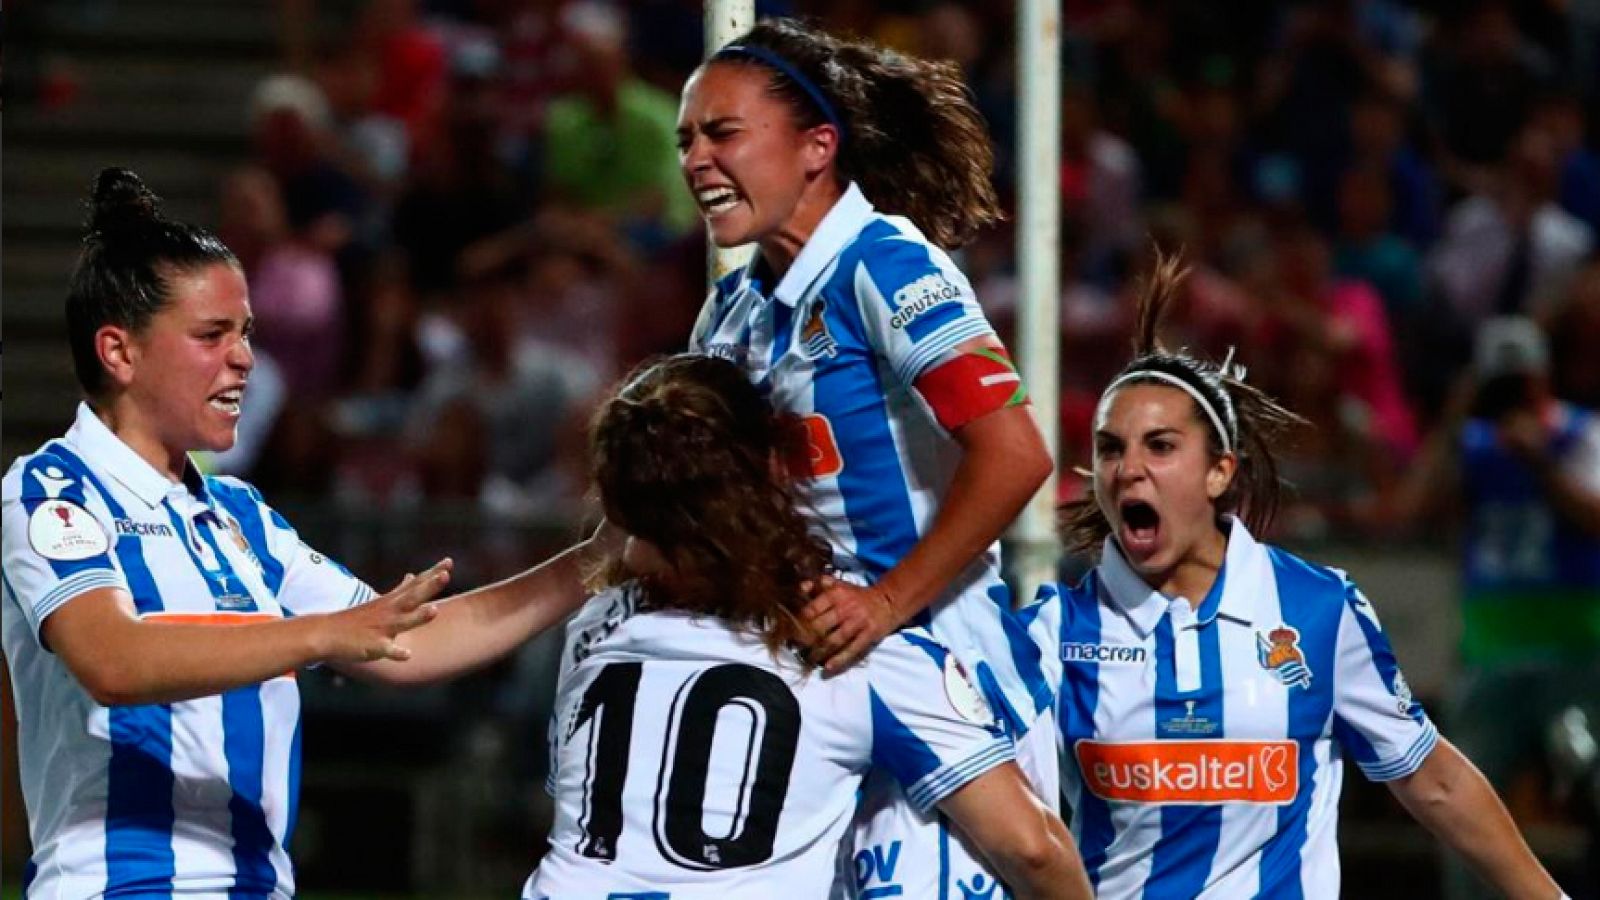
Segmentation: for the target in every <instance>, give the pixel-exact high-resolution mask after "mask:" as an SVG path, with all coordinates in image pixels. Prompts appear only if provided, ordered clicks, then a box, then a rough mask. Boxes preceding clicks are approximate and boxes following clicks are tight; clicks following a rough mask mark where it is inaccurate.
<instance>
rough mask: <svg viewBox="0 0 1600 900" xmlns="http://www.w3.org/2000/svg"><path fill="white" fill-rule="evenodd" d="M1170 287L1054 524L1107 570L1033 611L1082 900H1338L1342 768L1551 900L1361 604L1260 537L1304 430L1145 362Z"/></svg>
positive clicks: (1235, 373) (1180, 359)
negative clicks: (1092, 896)
mask: <svg viewBox="0 0 1600 900" xmlns="http://www.w3.org/2000/svg"><path fill="white" fill-rule="evenodd" d="M1181 277H1182V273H1181V271H1180V270H1179V269H1178V266H1177V263H1176V261H1175V260H1168V261H1165V262H1163V263H1162V264H1161V265H1160V266H1159V267H1158V270H1157V273H1156V275H1155V276H1154V278H1153V280H1152V282H1151V285H1150V286H1149V289H1148V290H1147V291H1146V292H1145V295H1144V297H1143V298H1142V300H1141V308H1140V314H1139V323H1138V327H1137V330H1136V336H1137V337H1136V344H1135V346H1136V353H1137V355H1136V357H1135V359H1134V360H1133V361H1132V362H1130V363H1129V364H1128V365H1127V367H1125V368H1124V369H1123V370H1122V373H1121V374H1120V375H1119V376H1118V377H1117V378H1116V379H1115V380H1113V381H1112V383H1111V386H1110V387H1109V388H1107V389H1106V392H1105V393H1104V395H1103V396H1102V398H1101V401H1100V408H1099V411H1098V413H1097V415H1096V417H1095V433H1094V448H1095V450H1094V482H1093V485H1094V490H1093V494H1092V496H1091V497H1089V498H1087V499H1085V500H1083V501H1080V502H1077V503H1075V504H1070V505H1069V506H1068V507H1067V508H1066V510H1065V511H1064V512H1065V516H1064V526H1065V528H1064V530H1065V533H1066V535H1067V542H1068V544H1069V547H1070V549H1072V550H1075V551H1080V552H1093V551H1096V550H1098V552H1099V553H1100V563H1099V565H1098V566H1096V567H1095V569H1094V570H1093V571H1092V572H1091V573H1090V574H1089V576H1088V577H1086V578H1085V579H1084V581H1083V582H1082V583H1081V584H1080V585H1078V586H1077V587H1075V588H1066V587H1046V588H1045V589H1044V590H1043V594H1044V598H1045V602H1044V605H1043V606H1042V607H1040V608H1039V610H1038V612H1039V615H1040V616H1041V617H1044V618H1043V619H1041V621H1045V622H1046V623H1047V624H1046V630H1047V631H1050V630H1053V629H1052V628H1051V625H1053V624H1055V623H1054V622H1053V621H1051V617H1053V616H1055V614H1056V613H1057V612H1059V615H1060V621H1059V631H1058V632H1055V634H1057V635H1058V639H1057V640H1052V641H1051V643H1052V645H1055V644H1059V646H1060V648H1061V666H1062V668H1063V671H1062V673H1061V680H1060V686H1061V690H1060V699H1059V704H1060V705H1059V707H1058V717H1059V721H1060V728H1061V738H1062V740H1061V751H1062V768H1063V777H1062V781H1063V785H1064V787H1065V795H1066V797H1067V799H1068V801H1069V802H1070V803H1071V805H1072V827H1073V833H1074V835H1075V836H1076V838H1077V840H1078V842H1079V846H1080V848H1081V849H1082V852H1083V855H1084V862H1085V865H1086V866H1087V867H1088V870H1089V874H1090V877H1091V879H1093V881H1094V884H1095V888H1096V892H1097V896H1099V897H1102V898H1117V897H1214V898H1233V897H1241V898H1242V897H1258V896H1259V897H1328V898H1333V897H1337V896H1339V861H1338V848H1337V846H1336V844H1335V833H1336V819H1337V815H1338V800H1339V787H1340V783H1341V780H1342V778H1343V771H1344V766H1343V758H1344V757H1345V756H1349V757H1351V758H1353V759H1354V760H1355V762H1356V764H1357V765H1358V766H1360V767H1361V771H1362V773H1363V774H1365V775H1366V776H1367V777H1368V778H1370V779H1373V780H1376V781H1383V782H1386V783H1388V784H1389V787H1390V789H1391V790H1392V791H1393V792H1394V794H1395V796H1396V797H1398V798H1399V800H1400V802H1401V803H1402V804H1404V806H1405V807H1406V809H1408V810H1409V811H1410V812H1411V813H1412V815H1414V816H1415V817H1416V818H1417V819H1418V820H1419V821H1420V822H1422V824H1424V825H1425V826H1427V827H1428V828H1429V829H1430V830H1431V831H1433V832H1434V834H1436V835H1438V836H1439V837H1440V838H1441V839H1442V840H1443V841H1444V842H1445V843H1446V844H1448V845H1450V846H1451V847H1452V848H1454V849H1455V850H1457V851H1459V852H1460V853H1461V854H1463V855H1464V856H1465V857H1466V858H1467V859H1468V860H1469V861H1471V862H1472V864H1473V865H1474V866H1475V867H1476V868H1477V870H1478V871H1479V872H1480V873H1481V874H1482V875H1483V876H1484V877H1486V878H1487V879H1489V881H1491V882H1492V883H1493V884H1494V885H1495V886H1496V887H1497V888H1498V889H1500V890H1501V891H1503V892H1504V893H1506V894H1507V895H1509V896H1511V897H1516V898H1529V900H1535V898H1536V900H1553V898H1556V897H1558V896H1561V890H1560V889H1559V888H1558V887H1557V886H1556V884H1555V882H1554V881H1552V880H1551V878H1550V876H1549V875H1548V874H1547V873H1546V872H1545V871H1544V869H1543V868H1542V867H1541V866H1540V864H1539V863H1538V861H1537V860H1536V859H1535V858H1534V856H1533V854H1532V853H1531V852H1530V851H1529V850H1528V847H1527V844H1526V843H1524V842H1523V840H1522V837H1521V835H1519V834H1518V833H1517V830H1516V827H1515V825H1513V824H1512V822H1511V819H1510V817H1509V816H1508V815H1507V814H1506V811H1505V808H1504V807H1503V806H1502V805H1501V803H1500V800H1499V798H1498V797H1496V796H1495V794H1494V791H1493V790H1492V789H1491V788H1490V787H1489V785H1488V784H1487V782H1485V781H1484V779H1483V776H1482V775H1480V774H1479V773H1478V770H1477V769H1476V768H1474V767H1473V765H1472V763H1470V762H1469V761H1467V759H1466V758H1465V757H1463V756H1462V755H1461V754H1460V753H1459V752H1458V751H1457V750H1456V749H1455V747H1453V746H1452V745H1451V744H1450V743H1449V742H1448V741H1446V740H1444V739H1442V738H1441V737H1440V736H1439V733H1438V731H1437V730H1436V729H1435V728H1434V726H1433V723H1432V722H1430V721H1429V720H1428V717H1427V715H1426V714H1425V713H1424V712H1423V710H1422V707H1421V706H1420V705H1419V704H1417V703H1416V702H1415V701H1414V700H1413V699H1412V697H1411V691H1410V689H1409V688H1408V687H1407V686H1406V682H1405V679H1404V677H1403V676H1402V675H1401V674H1400V670H1399V668H1398V667H1397V666H1396V664H1395V659H1394V654H1393V653H1392V652H1391V650H1390V647H1389V641H1388V638H1387V637H1385V636H1384V633H1383V631H1382V629H1381V627H1380V626H1379V624H1378V617H1377V613H1376V612H1375V611H1374V609H1373V607H1372V604H1371V603H1369V602H1368V601H1367V599H1366V598H1365V597H1364V596H1362V594H1361V592H1360V591H1359V590H1358V589H1357V588H1356V587H1355V585H1354V584H1352V583H1351V582H1350V581H1349V580H1348V579H1347V578H1346V577H1345V576H1344V574H1343V573H1342V572H1339V571H1338V570H1335V569H1328V568H1325V567H1322V566H1317V565H1313V564H1311V563H1307V562H1305V561H1303V560H1300V559H1298V558H1296V557H1295V556H1293V555H1291V554H1289V553H1286V552H1284V551H1283V550H1280V549H1278V548H1276V547H1271V546H1268V545H1265V544H1261V543H1259V542H1257V540H1256V539H1255V537H1253V536H1252V534H1251V531H1252V530H1254V529H1263V528H1265V527H1266V526H1267V523H1268V522H1269V521H1270V520H1271V517H1272V514H1273V511H1274V508H1275V506H1276V504H1277V499H1278V487H1279V483H1278V477H1277V472H1276V468H1275V465H1274V460H1273V447H1274V442H1275V441H1276V440H1278V439H1279V438H1280V437H1281V436H1282V435H1283V434H1284V433H1285V432H1286V431H1287V430H1288V429H1289V428H1291V427H1292V426H1294V425H1297V424H1300V422H1301V420H1300V419H1299V418H1298V417H1297V416H1296V415H1294V414H1293V413H1291V412H1289V411H1288V410H1286V409H1284V408H1283V407H1281V406H1279V405H1277V404H1276V403H1275V402H1273V401H1272V400H1271V399H1270V398H1268V397H1267V396H1265V395H1264V394H1262V393H1260V392H1259V391H1257V390H1255V389H1254V388H1252V387H1250V386H1249V385H1247V384H1245V383H1244V380H1243V379H1244V371H1243V369H1242V368H1238V367H1235V366H1233V365H1231V363H1227V362H1225V363H1224V364H1223V365H1221V366H1217V365H1215V364H1212V363H1210V362H1207V361H1205V360H1202V359H1199V358H1196V357H1194V356H1191V355H1189V354H1187V353H1184V352H1171V351H1168V350H1166V349H1164V348H1163V347H1162V346H1161V345H1160V343H1159V342H1158V340H1157V337H1156V332H1157V327H1158V325H1159V321H1160V318H1161V313H1162V311H1163V310H1164V309H1165V307H1166V306H1167V304H1168V303H1169V301H1170V299H1171V297H1172V296H1173V294H1174V290H1175V288H1176V285H1177V283H1178V282H1179V280H1180V279H1181Z"/></svg>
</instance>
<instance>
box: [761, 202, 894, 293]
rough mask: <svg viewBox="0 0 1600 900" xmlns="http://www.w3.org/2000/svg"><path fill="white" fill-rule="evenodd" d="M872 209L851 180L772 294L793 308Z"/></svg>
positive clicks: (861, 224) (848, 241)
mask: <svg viewBox="0 0 1600 900" xmlns="http://www.w3.org/2000/svg"><path fill="white" fill-rule="evenodd" d="M873 212H874V210H873V208H872V202H871V201H869V200H868V199H867V195H866V194H863V193H861V188H859V187H857V186H856V183H855V182H853V181H852V182H850V186H849V187H847V188H845V190H844V194H843V195H842V196H840V197H839V199H838V200H836V201H834V204H833V208H832V209H830V210H828V214H827V215H825V216H823V217H822V221H821V222H818V223H817V230H816V231H813V232H811V238H810V239H809V240H807V241H806V244H805V246H804V247H802V248H800V255H799V256H796V257H795V258H794V262H793V263H791V264H790V266H789V271H788V272H785V273H784V275H783V278H782V280H780V281H779V282H778V286H777V288H776V289H774V290H773V292H772V295H773V296H774V297H777V298H778V300H779V301H781V302H783V303H785V304H787V305H788V306H791V307H792V306H794V305H795V304H797V303H799V302H800V299H801V298H802V297H804V296H805V294H806V289H807V288H809V287H811V283H812V282H814V281H816V280H817V276H818V275H821V274H822V270H823V269H826V268H827V267H828V263H831V262H833V260H834V259H835V258H836V257H837V256H838V255H839V253H840V252H841V251H843V250H844V248H845V247H847V246H849V244H850V241H852V240H853V239H854V238H855V236H856V235H858V234H860V233H861V229H863V228H865V227H866V226H867V222H868V221H869V220H870V219H871V218H872V213H873Z"/></svg>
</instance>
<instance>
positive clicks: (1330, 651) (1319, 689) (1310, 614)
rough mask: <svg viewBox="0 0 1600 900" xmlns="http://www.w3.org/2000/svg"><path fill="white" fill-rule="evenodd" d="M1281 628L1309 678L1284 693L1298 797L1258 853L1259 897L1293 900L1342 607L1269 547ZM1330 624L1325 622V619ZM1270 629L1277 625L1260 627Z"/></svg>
mask: <svg viewBox="0 0 1600 900" xmlns="http://www.w3.org/2000/svg"><path fill="white" fill-rule="evenodd" d="M1267 554H1268V556H1269V557H1270V558H1271V560H1272V570H1273V575H1274V581H1275V582H1276V584H1277V590H1278V604H1279V609H1280V611H1281V616H1282V619H1283V624H1285V625H1288V626H1290V627H1292V628H1294V629H1295V630H1296V631H1298V632H1300V650H1301V652H1302V653H1304V654H1305V657H1306V665H1307V667H1308V668H1309V669H1310V670H1311V673H1312V679H1313V680H1312V683H1311V686H1310V687H1291V688H1289V691H1288V702H1289V736H1290V737H1291V738H1292V739H1294V740H1295V742H1296V743H1298V744H1299V745H1300V772H1299V778H1300V791H1299V793H1298V794H1296V795H1295V798H1294V801H1293V802H1292V803H1290V804H1289V805H1287V806H1284V807H1281V808H1280V809H1279V810H1278V832H1277V834H1276V835H1274V836H1273V838H1272V839H1271V840H1270V841H1268V842H1267V845H1266V846H1265V847H1263V848H1262V850H1261V894H1260V896H1262V897H1264V898H1265V897H1272V898H1278V897H1284V898H1289V900H1298V898H1300V897H1303V896H1304V887H1303V884H1302V878H1301V869H1302V867H1303V865H1304V862H1305V860H1304V853H1305V849H1306V840H1307V836H1308V832H1307V829H1308V828H1309V826H1310V816H1311V803H1312V800H1313V796H1314V794H1315V790H1314V788H1315V785H1316V779H1318V778H1327V777H1330V776H1329V773H1320V772H1318V771H1317V753H1316V748H1317V743H1318V741H1319V740H1320V739H1321V738H1322V736H1323V733H1324V732H1325V731H1326V730H1327V725H1328V721H1329V717H1330V716H1331V715H1332V713H1333V692H1334V690H1336V689H1337V684H1336V683H1335V682H1336V679H1335V677H1334V672H1335V670H1336V667H1335V664H1334V662H1335V661H1334V653H1335V650H1336V648H1337V646H1338V634H1337V630H1338V627H1339V616H1340V615H1341V613H1342V611H1343V604H1342V603H1338V602H1336V601H1335V598H1333V597H1331V596H1329V593H1330V592H1329V579H1328V577H1327V575H1326V574H1324V573H1319V572H1316V571H1315V570H1313V569H1311V568H1309V567H1307V566H1306V565H1305V564H1304V563H1301V562H1300V561H1299V560H1296V559H1294V558H1292V557H1289V556H1287V555H1285V554H1284V553H1283V552H1282V551H1280V550H1278V549H1277V548H1275V547H1268V548H1267ZM1330 612H1331V613H1332V616H1331V618H1332V622H1331V623H1330V622H1329V618H1330V616H1329V613H1330ZM1264 624H1266V625H1267V627H1272V626H1273V625H1275V624H1276V623H1264Z"/></svg>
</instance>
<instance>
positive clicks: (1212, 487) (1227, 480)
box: [1206, 452, 1239, 500]
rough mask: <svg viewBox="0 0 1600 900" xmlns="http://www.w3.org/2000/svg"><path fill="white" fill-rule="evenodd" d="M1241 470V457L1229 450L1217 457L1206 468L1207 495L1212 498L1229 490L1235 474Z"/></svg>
mask: <svg viewBox="0 0 1600 900" xmlns="http://www.w3.org/2000/svg"><path fill="white" fill-rule="evenodd" d="M1238 470H1239V457H1238V455H1237V454H1235V453H1232V452H1228V453H1224V454H1222V455H1221V456H1219V457H1217V458H1216V460H1214V461H1213V462H1212V463H1211V468H1209V469H1207V470H1206V496H1207V497H1208V498H1210V499H1212V500H1215V499H1217V498H1218V497H1221V496H1222V495H1223V494H1225V493H1227V492H1228V486H1229V485H1231V484H1233V476H1234V474H1235V473H1236V472H1238Z"/></svg>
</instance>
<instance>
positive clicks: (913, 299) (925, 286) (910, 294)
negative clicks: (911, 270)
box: [889, 272, 961, 330]
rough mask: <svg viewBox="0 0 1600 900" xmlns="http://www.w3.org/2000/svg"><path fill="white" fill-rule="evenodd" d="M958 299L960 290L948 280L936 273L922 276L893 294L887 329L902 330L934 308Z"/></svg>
mask: <svg viewBox="0 0 1600 900" xmlns="http://www.w3.org/2000/svg"><path fill="white" fill-rule="evenodd" d="M960 297H961V289H960V288H958V287H956V286H955V285H954V284H952V283H951V282H950V279H948V278H945V277H944V276H943V275H940V274H939V273H937V272H935V273H933V274H931V275H924V276H922V277H921V278H918V279H917V280H916V281H913V282H911V283H910V284H908V285H906V286H905V287H903V288H901V289H900V290H898V291H895V292H894V307H895V309H894V314H893V315H891V316H890V317H889V327H890V328H893V329H896V330H898V329H901V328H904V327H906V326H907V325H910V324H911V323H912V322H914V321H916V320H917V318H918V317H920V316H921V315H922V314H923V313H925V312H927V311H928V310H930V309H933V308H934V307H935V306H939V305H940V304H943V303H948V302H950V301H951V300H957V299H959V298H960Z"/></svg>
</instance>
